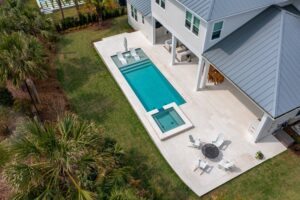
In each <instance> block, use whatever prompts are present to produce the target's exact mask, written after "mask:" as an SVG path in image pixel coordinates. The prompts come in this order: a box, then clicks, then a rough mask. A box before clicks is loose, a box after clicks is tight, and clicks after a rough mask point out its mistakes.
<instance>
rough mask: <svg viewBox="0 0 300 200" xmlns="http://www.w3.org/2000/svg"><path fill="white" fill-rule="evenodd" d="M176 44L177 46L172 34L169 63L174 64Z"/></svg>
mask: <svg viewBox="0 0 300 200" xmlns="http://www.w3.org/2000/svg"><path fill="white" fill-rule="evenodd" d="M176 46H177V38H176V37H175V36H174V35H173V34H172V49H171V55H172V61H171V65H174V64H175V59H176Z"/></svg>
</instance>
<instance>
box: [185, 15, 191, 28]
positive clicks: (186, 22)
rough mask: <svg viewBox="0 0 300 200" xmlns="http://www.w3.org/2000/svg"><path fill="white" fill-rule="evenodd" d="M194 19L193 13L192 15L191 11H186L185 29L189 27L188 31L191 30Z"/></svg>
mask: <svg viewBox="0 0 300 200" xmlns="http://www.w3.org/2000/svg"><path fill="white" fill-rule="evenodd" d="M192 19H193V15H192V13H190V12H189V11H186V15H185V27H187V28H188V29H191V26H192Z"/></svg>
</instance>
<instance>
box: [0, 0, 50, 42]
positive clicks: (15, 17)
mask: <svg viewBox="0 0 300 200" xmlns="http://www.w3.org/2000/svg"><path fill="white" fill-rule="evenodd" d="M17 2H18V1H15V0H8V1H5V4H4V6H3V7H0V32H5V33H12V32H20V31H21V32H24V33H26V34H30V35H32V36H34V37H36V38H38V39H42V40H43V41H47V42H52V41H54V40H55V39H56V34H55V29H54V23H53V20H52V19H51V18H49V17H46V16H45V15H42V14H41V13H40V12H39V11H38V10H36V9H33V8H30V7H27V6H24V5H22V6H19V4H18V3H17Z"/></svg>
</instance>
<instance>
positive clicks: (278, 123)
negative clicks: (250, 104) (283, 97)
mask: <svg viewBox="0 0 300 200" xmlns="http://www.w3.org/2000/svg"><path fill="white" fill-rule="evenodd" d="M299 111H300V109H295V110H293V111H291V112H289V113H287V114H285V115H283V116H282V117H279V118H278V119H276V120H275V121H274V122H273V125H272V127H271V129H270V130H269V131H270V132H271V133H273V132H274V131H276V130H278V129H280V128H281V127H282V124H284V123H286V122H287V123H289V124H292V123H294V122H296V121H298V120H300V116H296V115H297V113H298V112H299Z"/></svg>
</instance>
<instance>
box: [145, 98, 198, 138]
mask: <svg viewBox="0 0 300 200" xmlns="http://www.w3.org/2000/svg"><path fill="white" fill-rule="evenodd" d="M147 117H148V120H149V121H150V123H151V125H152V127H153V128H154V129H155V132H156V133H157V135H158V137H159V138H160V139H161V140H165V139H168V138H170V137H172V136H175V135H177V134H179V133H181V132H183V131H186V130H188V129H190V128H193V125H192V123H191V122H190V120H189V119H188V118H187V117H186V116H185V114H184V113H183V112H182V111H181V110H180V108H179V107H178V106H177V104H176V103H174V102H173V103H170V104H168V105H165V106H163V108H161V109H155V110H152V111H150V112H148V113H147Z"/></svg>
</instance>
